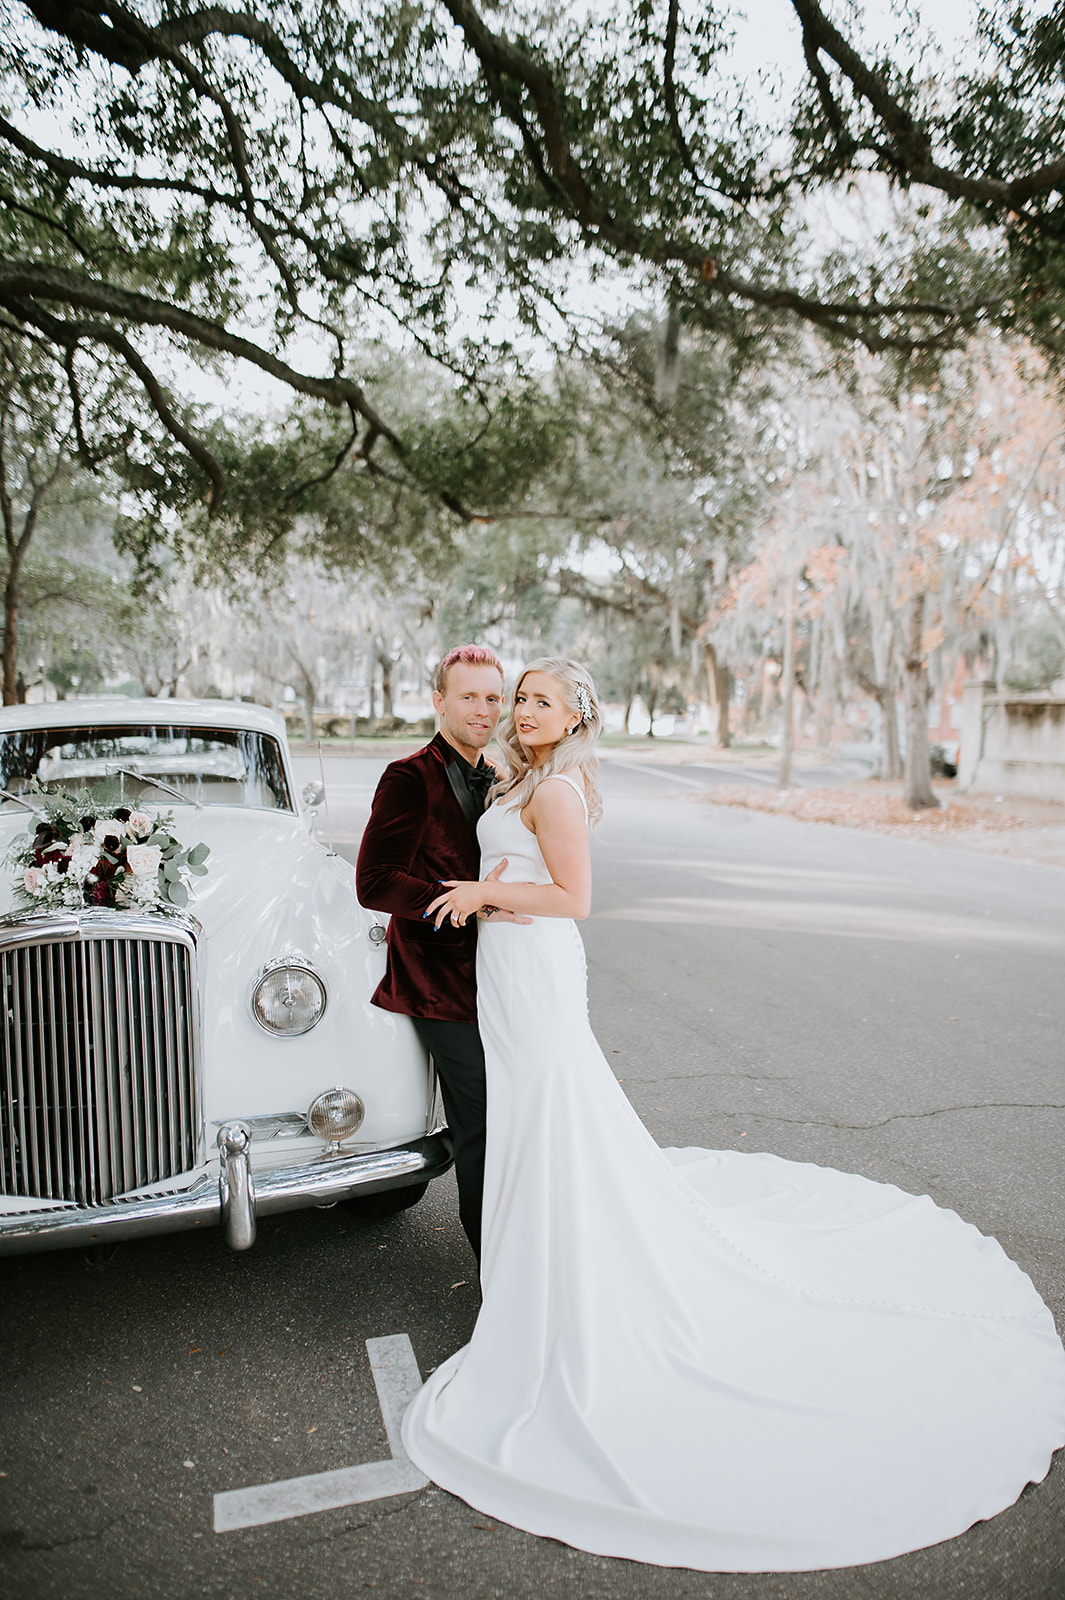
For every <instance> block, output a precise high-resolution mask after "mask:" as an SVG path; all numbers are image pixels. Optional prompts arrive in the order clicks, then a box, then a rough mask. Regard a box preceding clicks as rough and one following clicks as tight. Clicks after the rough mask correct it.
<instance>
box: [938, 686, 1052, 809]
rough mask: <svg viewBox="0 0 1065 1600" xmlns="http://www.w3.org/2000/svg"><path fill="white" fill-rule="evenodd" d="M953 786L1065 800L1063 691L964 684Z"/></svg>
mask: <svg viewBox="0 0 1065 1600" xmlns="http://www.w3.org/2000/svg"><path fill="white" fill-rule="evenodd" d="M958 786H959V788H961V789H964V790H968V791H969V792H971V793H973V794H1003V795H1013V796H1018V797H1024V798H1027V799H1030V800H1058V801H1062V802H1065V695H1058V694H996V693H995V686H994V684H988V683H981V682H976V683H967V684H966V685H965V694H964V699H963V701H962V728H961V755H960V765H959V769H958Z"/></svg>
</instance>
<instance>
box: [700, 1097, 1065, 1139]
mask: <svg viewBox="0 0 1065 1600" xmlns="http://www.w3.org/2000/svg"><path fill="white" fill-rule="evenodd" d="M955 1111H1065V1105H1063V1104H1061V1103H1059V1102H1058V1101H1055V1100H1050V1101H1039V1100H977V1101H976V1102H975V1103H974V1104H973V1105H963V1106H935V1107H934V1108H933V1109H932V1110H931V1111H897V1112H895V1114H894V1116H890V1117H884V1118H882V1119H881V1121H879V1122H831V1121H825V1120H824V1119H823V1118H821V1117H775V1116H773V1115H772V1114H771V1113H769V1112H767V1111H762V1110H761V1109H759V1108H755V1109H754V1110H751V1111H717V1112H716V1113H715V1115H717V1116H719V1117H734V1118H739V1119H740V1120H741V1121H743V1120H744V1119H746V1120H748V1121H758V1122H787V1123H791V1124H792V1125H793V1126H795V1127H798V1128H839V1129H841V1130H844V1131H846V1132H855V1133H865V1132H867V1131H868V1130H870V1129H872V1128H886V1127H887V1126H888V1124H889V1123H891V1122H920V1121H921V1120H922V1119H923V1118H925V1117H946V1116H950V1115H951V1114H952V1113H953V1112H955Z"/></svg>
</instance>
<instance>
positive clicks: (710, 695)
mask: <svg viewBox="0 0 1065 1600" xmlns="http://www.w3.org/2000/svg"><path fill="white" fill-rule="evenodd" d="M706 687H707V699H708V701H709V705H710V748H711V749H715V750H727V749H728V748H729V746H730V744H731V743H732V730H731V729H730V727H729V707H728V668H727V667H726V666H725V665H724V663H723V662H722V661H721V660H720V659H719V658H718V653H717V651H716V650H715V649H714V647H713V645H712V644H708V645H707V646H706Z"/></svg>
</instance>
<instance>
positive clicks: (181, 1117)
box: [0, 917, 198, 1206]
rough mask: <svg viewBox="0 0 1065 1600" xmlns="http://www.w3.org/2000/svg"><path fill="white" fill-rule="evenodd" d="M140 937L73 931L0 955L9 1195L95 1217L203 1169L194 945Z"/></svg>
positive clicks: (1, 1094)
mask: <svg viewBox="0 0 1065 1600" xmlns="http://www.w3.org/2000/svg"><path fill="white" fill-rule="evenodd" d="M86 922H88V923H89V926H87V927H86V926H84V924H85V923H86ZM142 926H143V925H139V926H138V929H137V934H136V935H134V934H123V933H121V932H119V931H117V930H116V929H115V928H113V927H108V928H107V929H106V931H105V929H102V928H97V927H94V926H92V924H91V920H90V918H88V917H77V918H70V919H67V922H66V926H65V927H64V928H63V929H62V930H57V929H56V927H55V925H54V924H53V926H52V928H51V929H49V930H48V934H46V935H44V936H41V935H38V937H36V938H34V937H32V936H31V937H19V938H18V940H17V942H12V943H11V944H10V946H9V947H8V948H4V949H0V994H2V998H3V1007H4V1021H5V1026H4V1044H3V1062H2V1066H0V1190H2V1191H3V1192H4V1193H5V1194H9V1195H24V1196H27V1197H31V1196H32V1197H38V1198H41V1199H48V1200H68V1201H74V1202H76V1203H77V1204H79V1205H90V1206H91V1205H99V1204H101V1203H102V1202H104V1201H107V1200H111V1199H113V1198H114V1197H115V1196H116V1195H121V1194H125V1193H127V1192H128V1191H129V1190H131V1189H139V1188H141V1187H143V1186H144V1185H145V1184H150V1183H156V1182H159V1181H160V1180H163V1179H166V1178H171V1177H174V1176H176V1174H178V1173H180V1172H185V1171H187V1170H188V1169H189V1168H190V1167H192V1166H193V1165H194V1164H195V1161H196V1157H197V1150H198V1113H197V1105H196V1101H197V1096H196V1067H195V1042H196V1041H195V993H194V988H193V971H192V961H193V944H192V939H191V937H189V936H187V935H185V934H184V933H182V932H178V931H177V930H175V936H174V937H171V938H166V937H161V936H160V934H159V933H158V932H157V931H156V929H155V928H153V929H152V936H151V937H143V936H140V934H141V928H142ZM7 931H8V930H5V932H7ZM3 942H4V941H3V938H2V937H0V943H3Z"/></svg>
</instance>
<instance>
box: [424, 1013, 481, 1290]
mask: <svg viewBox="0 0 1065 1600" xmlns="http://www.w3.org/2000/svg"><path fill="white" fill-rule="evenodd" d="M411 1021H412V1022H413V1023H414V1026H415V1028H416V1029H417V1031H418V1037H419V1039H420V1040H421V1041H422V1044H423V1045H424V1046H425V1048H426V1049H427V1050H428V1051H429V1054H430V1055H431V1056H432V1058H433V1065H434V1066H435V1067H436V1075H437V1077H438V1078H439V1080H440V1092H441V1095H442V1097H443V1101H444V1110H445V1112H446V1113H447V1125H448V1127H449V1128H450V1129H451V1137H452V1140H453V1142H454V1147H455V1177H456V1179H457V1181H458V1186H459V1220H460V1221H461V1223H462V1226H463V1229H464V1230H465V1233H466V1237H467V1239H468V1240H469V1241H470V1245H471V1246H472V1249H473V1253H474V1255H475V1256H476V1257H477V1262H478V1265H480V1260H481V1206H482V1203H483V1200H484V1135H485V1126H484V1124H485V1104H486V1097H485V1084H484V1046H483V1045H482V1044H481V1035H480V1034H479V1033H478V1031H477V1024H476V1023H475V1022H437V1021H435V1020H434V1019H433V1018H431V1017H412V1018H411Z"/></svg>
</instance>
